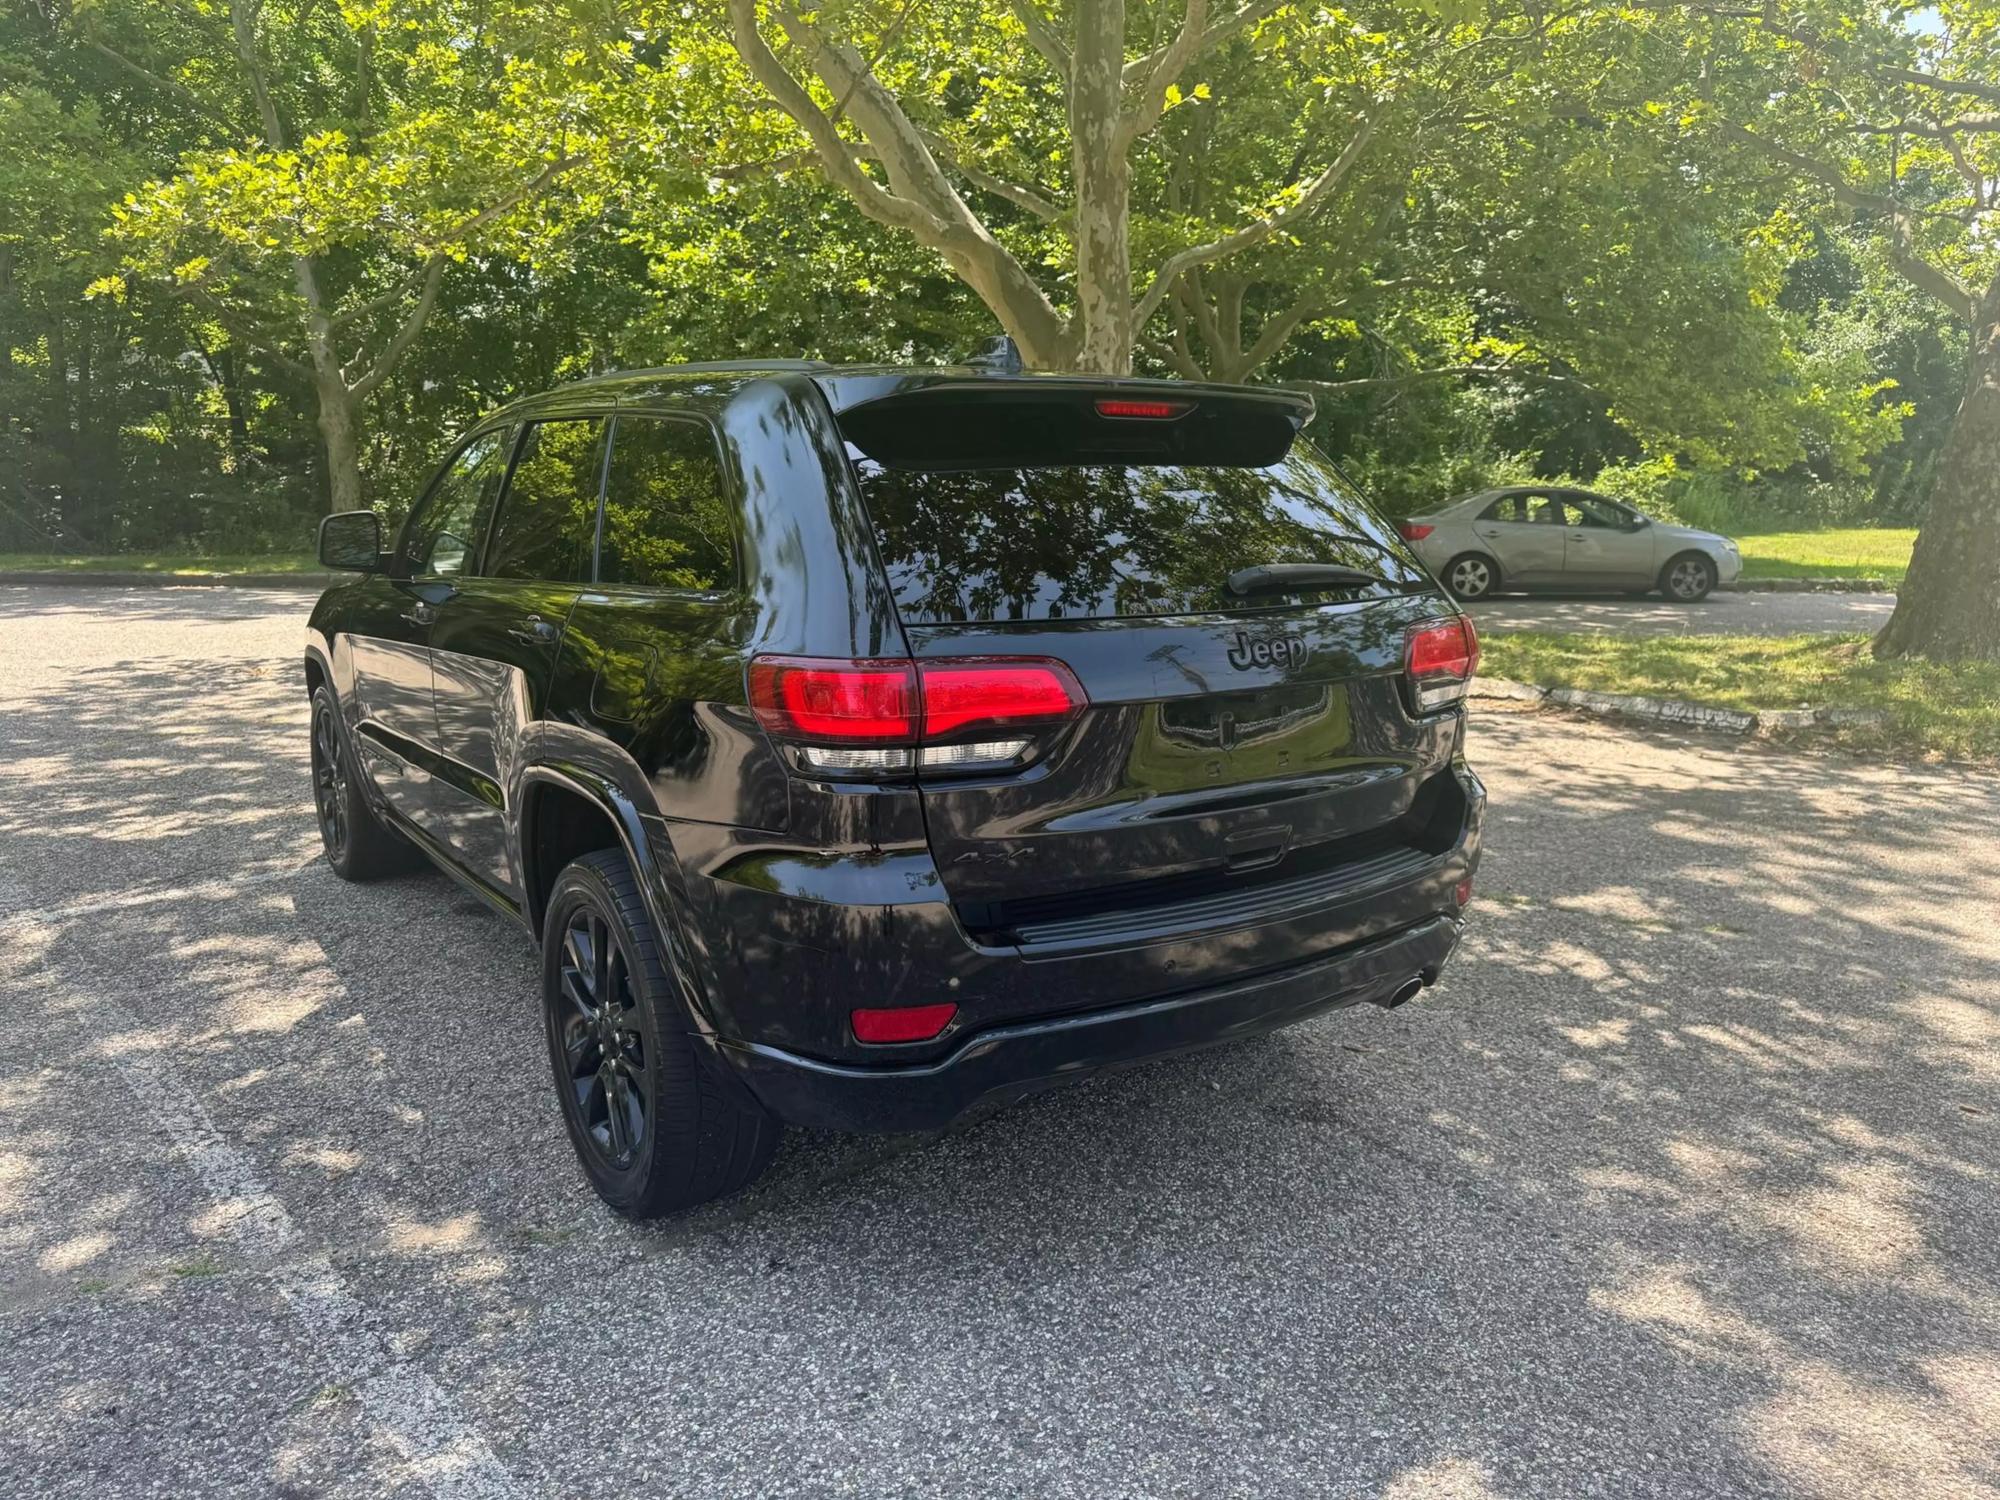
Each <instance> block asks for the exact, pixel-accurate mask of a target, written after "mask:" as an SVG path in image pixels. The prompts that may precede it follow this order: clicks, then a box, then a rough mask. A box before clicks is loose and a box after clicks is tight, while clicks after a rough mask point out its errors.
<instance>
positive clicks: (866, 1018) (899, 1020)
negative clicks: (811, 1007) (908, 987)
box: [848, 1004, 958, 1044]
mask: <svg viewBox="0 0 2000 1500" xmlns="http://www.w3.org/2000/svg"><path fill="white" fill-rule="evenodd" d="M957 1014H958V1007H957V1006H956V1005H949V1004H947V1005H903V1006H898V1007H897V1008H896V1009H894V1010H857V1011H853V1012H851V1013H850V1014H849V1016H848V1019H849V1020H850V1021H851V1022H852V1023H853V1025H854V1039H855V1040H856V1041H857V1042H869V1043H874V1044H879V1043H882V1042H928V1041H929V1040H930V1039H931V1038H932V1037H934V1036H936V1035H937V1034H938V1033H939V1032H941V1031H943V1030H944V1029H945V1027H947V1026H949V1025H950V1024H951V1018H952V1017H953V1016H955V1015H957Z"/></svg>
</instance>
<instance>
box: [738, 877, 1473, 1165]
mask: <svg viewBox="0 0 2000 1500" xmlns="http://www.w3.org/2000/svg"><path fill="white" fill-rule="evenodd" d="M1460 925H1461V924H1460V921H1459V919H1458V918H1457V917H1456V916H1455V915H1452V914H1449V913H1444V912H1440V913H1438V914H1436V915H1434V916H1431V917H1429V918H1427V919H1426V920H1424V921H1421V922H1419V923H1417V924H1416V925H1414V926H1412V927H1406V928H1404V929H1403V930H1401V931H1400V932H1396V933H1392V934H1390V935H1388V936H1386V937H1381V938H1376V939H1374V940H1372V941H1369V942H1366V943H1360V944H1356V945H1355V946H1353V947H1350V948H1345V949H1342V950H1340V951H1339V952H1337V953H1332V954H1328V955H1326V956H1324V957H1321V958H1317V959H1314V960H1313V961H1312V962H1310V963H1307V964H1302V965H1299V966H1298V967H1295V968H1291V969H1287V970H1284V971H1282V972H1279V973H1276V974H1266V975H1261V976H1258V977H1256V978H1252V979H1245V980H1239V981H1236V982H1234V983H1231V984H1226V985H1221V986H1217V987H1215V988H1212V989H1206V990H1198V991H1195V992H1193V993H1189V994H1181V995H1173V996H1170V997H1167V998H1165V999H1158V1000H1148V1001H1141V1002H1138V1003H1132V1004H1125V1005H1119V1006H1113V1007H1109V1008H1106V1009H1102V1010H1093V1011H1084V1012H1079V1013H1074V1014H1069V1015H1063V1016H1056V1017H1051V1018H1049V1019H1046V1020H1041V1021H1029V1022H1022V1023H1017V1024H1014V1025H1007V1026H999V1027H995V1028H993V1029H991V1030H988V1031H984V1032H978V1033H975V1034H973V1035H972V1036H970V1037H968V1038H967V1039H966V1040H965V1041H964V1042H963V1043H962V1044H961V1045H960V1046H959V1047H958V1048H957V1049H956V1050H955V1051H953V1052H951V1053H950V1054H948V1055H947V1056H945V1057H943V1058H941V1059H939V1060H937V1061H934V1062H928V1063H922V1064H910V1065H906V1066H901V1067H895V1066H888V1067H864V1066H859V1065H854V1064H845V1063H829V1062H822V1061H819V1060H817V1059H814V1058H808V1057H801V1056H799V1055H797V1054H796V1053H792V1052H787V1051H785V1050H784V1049H782V1048H778V1047H772V1046H767V1045H764V1044H762V1043H746V1042H729V1041H721V1040H717V1039H713V1038H704V1039H705V1040H708V1041H709V1043H710V1045H711V1047H712V1048H713V1049H714V1051H715V1053H716V1056H717V1058H718V1059H719V1060H720V1061H721V1062H722V1063H723V1064H724V1065H726V1066H727V1067H729V1068H730V1069H731V1070H732V1071H733V1072H735V1073H736V1075H737V1076H738V1077H739V1078H740V1079H741V1080H742V1081H743V1083H744V1084H745V1085H746V1086H747V1087H748V1088H749V1090H750V1092H751V1093H752V1094H754V1095H755V1096H756V1097H757V1098H758V1099H759V1100H760V1101H761V1102H762V1103H763V1104H764V1106H765V1108H767V1109H769V1110H770V1111H771V1112H772V1113H773V1114H775V1115H777V1116H778V1117H779V1118H780V1119H782V1120H784V1121H786V1122H787V1123H789V1124H794V1125H804V1126H810V1127H813V1128H816V1129H826V1130H888V1131H910V1130H940V1129H943V1128H944V1127H945V1126H947V1125H950V1124H952V1123H954V1122H955V1121H958V1120H961V1119H963V1118H965V1117H966V1116H969V1115H974V1114H983V1113H987V1112H989V1111H991V1110H993V1109H996V1108H999V1107H1001V1106H1003V1105H1006V1104H1008V1103H1011V1102H1012V1101H1014V1100H1016V1099H1019V1098H1022V1097H1023V1096H1025V1095H1028V1094H1032V1093H1035V1092H1037V1091H1039V1090H1041V1089H1044V1088H1048V1087H1051V1086H1052V1085H1055V1084H1058V1083H1065V1082H1068V1081H1070V1080H1072V1079H1077V1078H1084V1077H1088V1076H1089V1075H1091V1074H1093V1073H1099V1072H1104V1071H1106V1070H1108V1069H1112V1068H1119V1067H1124V1066H1128V1065H1130V1064H1133V1063H1139V1062H1145V1061H1147V1060H1149V1059H1152V1058H1157V1057H1166V1056H1169V1055H1171V1054H1173V1053H1176V1052H1186V1051H1190V1050H1192V1049H1194V1048H1198V1047H1206V1046H1212V1045H1214V1044H1216V1043H1219V1042H1226V1041H1233V1040H1236V1039H1238V1038H1241V1037H1249V1036H1257V1035H1259V1034H1261V1033H1263V1032H1267V1031H1275V1030H1276V1029H1277V1028H1279V1027H1281V1026H1289V1025H1291V1024H1292V1023H1294V1022H1296V1021H1303V1020H1306V1019H1307V1018H1308V1017H1311V1016H1315V1015H1318V1014H1320V1013H1321V1012H1323V1011H1328V1010H1334V1009H1338V1008H1340V1007H1343V1006H1348V1005H1359V1004H1363V1003H1366V1002H1369V1001H1375V1002H1378V1003H1379V1002H1386V1001H1387V1000H1389V999H1390V997H1391V996H1393V995H1394V994H1395V993H1396V991H1397V990H1398V989H1400V988H1401V987H1402V986H1403V985H1404V984H1405V983H1407V981H1408V980H1410V979H1411V978H1412V977H1416V976H1420V977H1422V978H1423V979H1424V981H1425V982H1426V983H1428V982H1430V981H1433V980H1435V979H1436V978H1437V976H1438V972H1439V971H1440V970H1441V969H1442V968H1443V967H1444V965H1445V963H1446V961H1447V960H1449V959H1450V957H1451V955H1452V952H1453V951H1454V950H1455V949H1456V948H1457V946H1458V938H1459V930H1460Z"/></svg>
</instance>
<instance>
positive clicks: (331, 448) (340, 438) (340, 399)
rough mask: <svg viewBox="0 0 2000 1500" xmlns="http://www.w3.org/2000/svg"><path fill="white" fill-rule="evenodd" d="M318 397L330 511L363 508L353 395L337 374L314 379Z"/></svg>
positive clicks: (359, 439)
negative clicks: (328, 379) (332, 378)
mask: <svg viewBox="0 0 2000 1500" xmlns="http://www.w3.org/2000/svg"><path fill="white" fill-rule="evenodd" d="M313 386H314V391H315V394H316V395H317V396H318V397H319V437H320V444H321V446H322V447H324V448H325V449H326V494H327V508H328V510H330V511H342V510H366V509H367V508H368V502H367V501H366V500H364V499H363V498H362V497H361V435H360V432H359V429H358V424H357V423H356V421H355V412H354V395H353V393H352V392H351V391H349V390H348V389H347V386H346V384H345V383H344V382H342V381H341V380H339V379H338V378H336V379H334V380H332V381H326V380H315V381H314V382H313Z"/></svg>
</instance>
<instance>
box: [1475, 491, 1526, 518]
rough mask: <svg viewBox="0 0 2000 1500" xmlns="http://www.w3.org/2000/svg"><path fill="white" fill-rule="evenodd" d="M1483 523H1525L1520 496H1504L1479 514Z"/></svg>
mask: <svg viewBox="0 0 2000 1500" xmlns="http://www.w3.org/2000/svg"><path fill="white" fill-rule="evenodd" d="M1479 519H1480V520H1482V521H1525V520H1526V519H1527V517H1526V516H1524V515H1523V514H1522V513H1521V497H1520V496H1519V495H1502V496H1501V497H1500V498H1499V499H1498V500H1495V501H1494V502H1493V503H1492V504H1491V505H1489V506H1487V507H1486V509H1484V510H1482V511H1481V512H1480V513H1479Z"/></svg>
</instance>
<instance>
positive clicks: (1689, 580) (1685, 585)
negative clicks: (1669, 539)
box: [1661, 553, 1715, 604]
mask: <svg viewBox="0 0 2000 1500" xmlns="http://www.w3.org/2000/svg"><path fill="white" fill-rule="evenodd" d="M1714 587H1715V564H1714V563H1712V562H1710V561H1709V560H1708V559H1707V558H1705V557H1700V556H1697V555H1695V554H1694V553H1689V554H1687V555H1686V556H1684V557H1677V558H1675V559H1674V560H1673V561H1672V562H1670V563H1668V564H1667V572H1666V577H1665V578H1664V579H1663V580H1662V581H1661V592H1663V593H1664V594H1665V595H1666V596H1667V597H1668V598H1669V599H1673V600H1677V601H1678V602H1680V603H1682V604H1693V603H1696V602H1697V601H1699V600H1702V599H1706V598H1707V597H1708V593H1709V590H1710V589H1712V588H1714Z"/></svg>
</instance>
